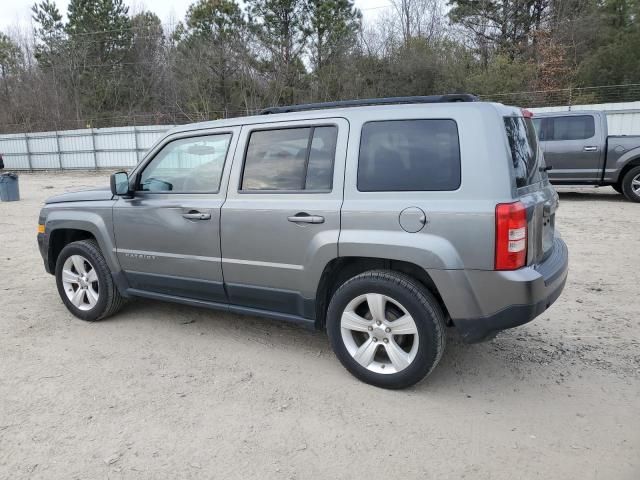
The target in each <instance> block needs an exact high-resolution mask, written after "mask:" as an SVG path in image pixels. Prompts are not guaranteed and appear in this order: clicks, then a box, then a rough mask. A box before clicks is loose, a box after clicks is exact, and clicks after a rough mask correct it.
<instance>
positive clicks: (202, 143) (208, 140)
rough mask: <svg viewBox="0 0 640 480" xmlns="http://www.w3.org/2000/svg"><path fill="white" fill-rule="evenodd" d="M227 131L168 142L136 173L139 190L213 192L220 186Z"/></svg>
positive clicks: (227, 143)
mask: <svg viewBox="0 0 640 480" xmlns="http://www.w3.org/2000/svg"><path fill="white" fill-rule="evenodd" d="M230 141H231V134H230V133H223V134H218V135H206V136H199V137H192V138H182V139H179V140H174V141H173V142H171V143H168V144H167V145H166V146H165V147H164V148H163V149H162V150H160V152H159V153H158V154H157V155H156V156H155V157H154V158H153V160H151V162H150V163H149V165H147V166H146V168H145V169H144V170H143V172H142V174H141V176H140V183H139V187H138V190H141V191H143V192H171V193H215V192H218V190H219V189H220V180H221V178H222V170H223V168H224V162H225V158H226V157H227V150H228V149H229V143H230Z"/></svg>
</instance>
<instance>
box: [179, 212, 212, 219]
mask: <svg viewBox="0 0 640 480" xmlns="http://www.w3.org/2000/svg"><path fill="white" fill-rule="evenodd" d="M182 218H186V219H187V220H211V214H210V213H200V212H189V213H183V214H182Z"/></svg>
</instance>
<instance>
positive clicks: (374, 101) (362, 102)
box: [260, 93, 480, 115]
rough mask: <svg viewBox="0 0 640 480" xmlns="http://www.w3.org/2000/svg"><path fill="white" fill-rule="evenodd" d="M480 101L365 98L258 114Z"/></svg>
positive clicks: (464, 96) (462, 96)
mask: <svg viewBox="0 0 640 480" xmlns="http://www.w3.org/2000/svg"><path fill="white" fill-rule="evenodd" d="M479 101H480V99H479V98H478V97H476V96H475V95H471V94H469V93H451V94H448V95H429V96H416V97H388V98H365V99H357V100H342V101H339V102H325V103H307V104H302V105H289V106H285V107H269V108H265V109H264V110H262V111H261V112H260V114H261V115H270V114H275V113H289V112H303V111H305V110H322V109H325V108H344V107H363V106H370V105H397V104H406V103H452V102H479Z"/></svg>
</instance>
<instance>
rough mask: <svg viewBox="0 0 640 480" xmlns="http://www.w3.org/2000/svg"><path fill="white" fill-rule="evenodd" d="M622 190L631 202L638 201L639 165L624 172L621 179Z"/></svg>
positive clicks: (639, 199)
mask: <svg viewBox="0 0 640 480" xmlns="http://www.w3.org/2000/svg"><path fill="white" fill-rule="evenodd" d="M622 192H623V193H624V196H625V197H627V198H628V199H629V200H631V201H632V202H640V165H638V166H637V167H633V168H632V169H631V170H629V171H628V172H627V173H626V174H625V176H624V178H623V179H622Z"/></svg>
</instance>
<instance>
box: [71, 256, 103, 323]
mask: <svg viewBox="0 0 640 480" xmlns="http://www.w3.org/2000/svg"><path fill="white" fill-rule="evenodd" d="M62 285H63V287H64V292H65V293H66V295H67V298H68V299H69V301H70V302H71V303H72V304H73V305H74V306H75V307H76V308H79V309H80V310H85V311H86V310H91V309H92V308H93V307H95V305H96V303H98V298H99V297H100V282H99V281H98V273H97V272H96V269H95V268H94V267H93V265H91V263H90V262H89V260H87V259H86V258H85V257H83V256H82V255H71V256H70V257H69V258H67V260H66V261H65V262H64V266H63V267H62Z"/></svg>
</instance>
